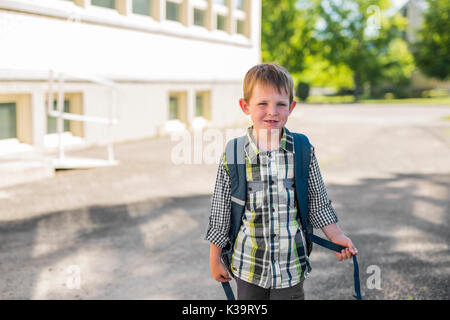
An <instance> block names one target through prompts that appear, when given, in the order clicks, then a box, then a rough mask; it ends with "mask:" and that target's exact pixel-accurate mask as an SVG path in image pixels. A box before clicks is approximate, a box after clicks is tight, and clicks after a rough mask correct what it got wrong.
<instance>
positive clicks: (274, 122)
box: [264, 120, 278, 124]
mask: <svg viewBox="0 0 450 320" xmlns="http://www.w3.org/2000/svg"><path fill="white" fill-rule="evenodd" d="M264 122H265V123H268V124H276V123H278V120H264Z"/></svg>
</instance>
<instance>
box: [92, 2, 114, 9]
mask: <svg viewBox="0 0 450 320" xmlns="http://www.w3.org/2000/svg"><path fill="white" fill-rule="evenodd" d="M92 5H93V6H99V7H104V8H110V9H114V8H115V7H116V1H115V0H92Z"/></svg>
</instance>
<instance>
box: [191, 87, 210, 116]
mask: <svg viewBox="0 0 450 320" xmlns="http://www.w3.org/2000/svg"><path fill="white" fill-rule="evenodd" d="M209 97H210V92H209V91H199V92H196V94H195V117H203V118H205V119H208V120H209V119H210V118H211V117H210V114H211V110H210V98H209Z"/></svg>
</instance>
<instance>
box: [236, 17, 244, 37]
mask: <svg viewBox="0 0 450 320" xmlns="http://www.w3.org/2000/svg"><path fill="white" fill-rule="evenodd" d="M236 23H237V26H236V31H237V33H240V34H244V21H242V20H237V21H236Z"/></svg>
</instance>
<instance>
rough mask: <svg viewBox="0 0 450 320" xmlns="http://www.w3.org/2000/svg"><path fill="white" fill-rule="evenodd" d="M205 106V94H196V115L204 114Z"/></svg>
mask: <svg viewBox="0 0 450 320" xmlns="http://www.w3.org/2000/svg"><path fill="white" fill-rule="evenodd" d="M203 106H204V101H203V96H202V95H196V96H195V116H196V117H201V116H203Z"/></svg>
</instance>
